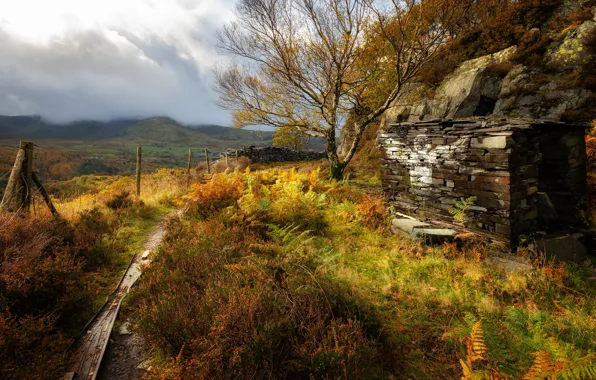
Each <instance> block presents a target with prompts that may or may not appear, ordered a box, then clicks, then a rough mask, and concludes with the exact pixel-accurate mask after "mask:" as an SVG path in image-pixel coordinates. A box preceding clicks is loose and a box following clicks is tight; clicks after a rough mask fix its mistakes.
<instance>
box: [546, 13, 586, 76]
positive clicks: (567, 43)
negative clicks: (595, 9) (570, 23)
mask: <svg viewBox="0 0 596 380" xmlns="http://www.w3.org/2000/svg"><path fill="white" fill-rule="evenodd" d="M595 31H596V21H594V20H587V21H584V22H583V23H582V24H580V25H578V26H576V27H572V28H569V29H567V30H565V31H564V32H563V33H562V36H564V38H563V39H562V41H561V42H560V43H558V44H556V45H555V46H554V47H553V48H551V49H549V51H548V52H547V53H546V59H547V62H548V64H549V65H550V66H551V67H554V68H558V69H574V68H576V67H577V66H580V65H585V64H587V63H588V62H589V61H590V60H591V59H592V58H593V57H592V56H591V54H590V53H589V52H588V50H587V49H586V46H585V44H586V42H588V39H589V38H590V37H591V36H592V35H593V33H595Z"/></svg>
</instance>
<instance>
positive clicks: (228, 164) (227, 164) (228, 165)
mask: <svg viewBox="0 0 596 380" xmlns="http://www.w3.org/2000/svg"><path fill="white" fill-rule="evenodd" d="M229 167H230V163H229V162H228V152H226V168H229Z"/></svg>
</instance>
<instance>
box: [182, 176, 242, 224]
mask: <svg viewBox="0 0 596 380" xmlns="http://www.w3.org/2000/svg"><path fill="white" fill-rule="evenodd" d="M244 187H245V184H244V181H243V179H242V177H241V175H240V174H233V175H228V174H227V173H225V172H224V173H217V174H214V175H213V178H211V180H210V181H209V182H207V183H205V184H197V185H193V189H192V191H191V192H190V193H189V194H188V195H187V196H186V197H185V199H186V201H187V202H186V203H187V206H188V208H189V213H190V214H191V215H194V216H197V217H200V218H207V217H209V216H211V215H214V213H216V212H218V211H221V210H223V209H224V208H226V207H229V206H233V205H234V204H236V202H237V200H238V199H239V198H240V196H241V195H242V192H243V191H244Z"/></svg>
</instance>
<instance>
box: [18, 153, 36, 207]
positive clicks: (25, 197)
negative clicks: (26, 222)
mask: <svg viewBox="0 0 596 380" xmlns="http://www.w3.org/2000/svg"><path fill="white" fill-rule="evenodd" d="M34 145H35V144H34V143H33V142H31V141H21V149H22V150H23V151H24V152H25V163H24V164H23V168H24V169H25V172H24V173H23V184H24V187H23V192H22V193H21V196H22V198H21V205H20V206H21V207H22V209H23V211H25V212H27V213H28V212H29V211H30V208H31V200H32V195H33V147H34Z"/></svg>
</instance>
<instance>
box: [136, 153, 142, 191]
mask: <svg viewBox="0 0 596 380" xmlns="http://www.w3.org/2000/svg"><path fill="white" fill-rule="evenodd" d="M142 154H143V149H142V148H141V147H140V146H139V147H137V197H138V198H140V197H141V156H142Z"/></svg>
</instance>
